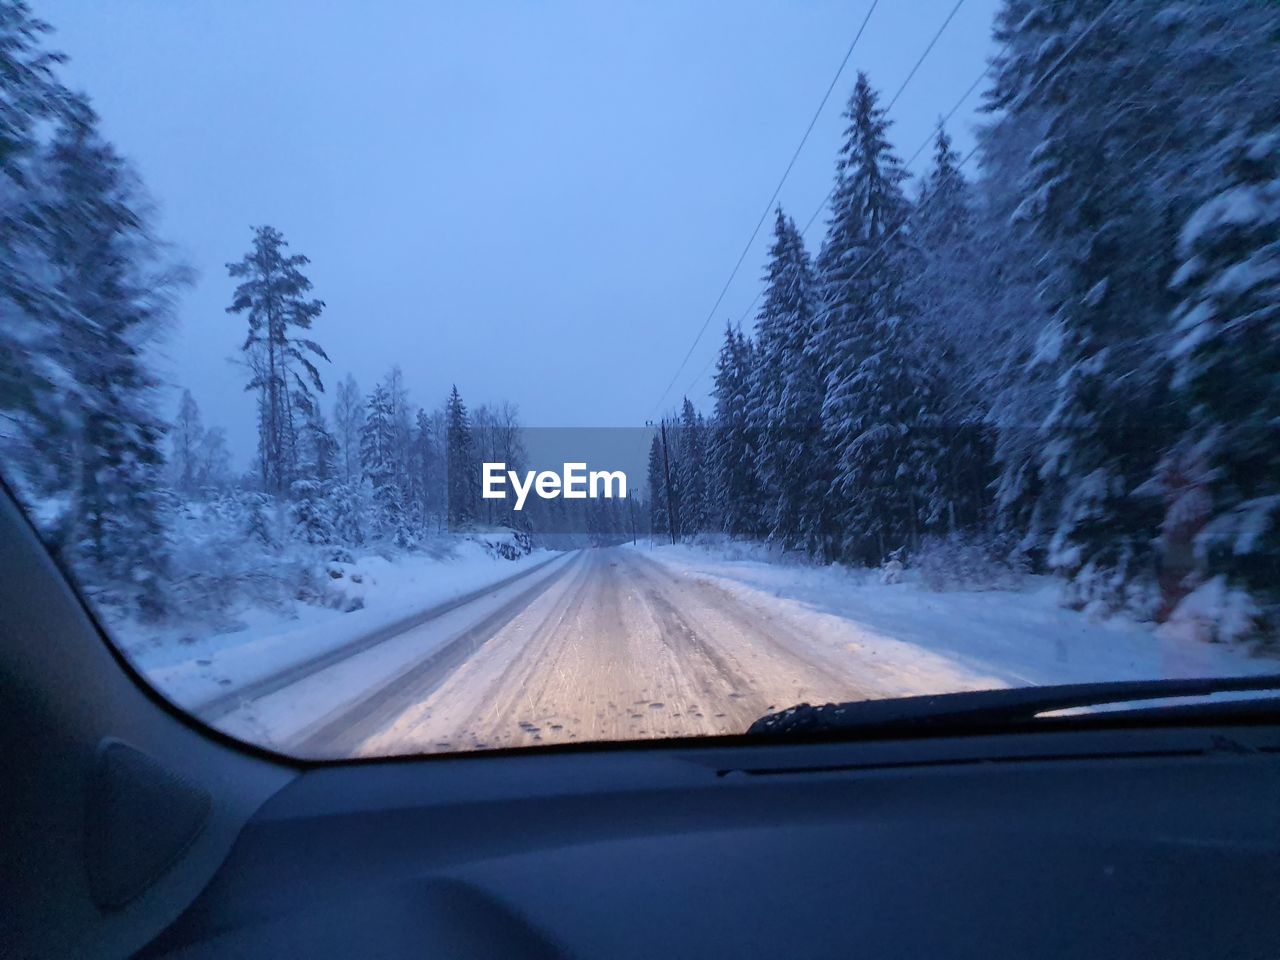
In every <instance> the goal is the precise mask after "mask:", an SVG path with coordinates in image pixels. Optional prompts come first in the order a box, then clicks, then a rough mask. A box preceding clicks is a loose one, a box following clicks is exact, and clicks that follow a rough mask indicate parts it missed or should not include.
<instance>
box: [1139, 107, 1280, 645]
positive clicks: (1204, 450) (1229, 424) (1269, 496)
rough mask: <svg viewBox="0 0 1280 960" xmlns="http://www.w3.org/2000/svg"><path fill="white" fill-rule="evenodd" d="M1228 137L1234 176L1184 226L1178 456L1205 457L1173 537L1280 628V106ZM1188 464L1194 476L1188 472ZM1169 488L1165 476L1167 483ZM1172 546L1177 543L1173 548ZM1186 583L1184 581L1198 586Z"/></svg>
mask: <svg viewBox="0 0 1280 960" xmlns="http://www.w3.org/2000/svg"><path fill="white" fill-rule="evenodd" d="M1272 107H1273V112H1272V113H1271V114H1270V115H1269V116H1265V115H1264V117H1262V118H1260V120H1259V121H1257V122H1255V123H1254V124H1253V125H1252V128H1250V126H1249V125H1248V124H1247V123H1246V124H1241V126H1240V127H1238V128H1237V129H1236V130H1235V131H1232V133H1231V134H1230V135H1228V136H1227V137H1226V138H1224V142H1223V145H1222V151H1223V153H1224V155H1225V156H1226V163H1225V167H1226V178H1225V179H1226V182H1225V183H1224V185H1223V187H1222V189H1220V190H1219V191H1218V192H1217V193H1215V194H1214V195H1213V196H1211V197H1210V198H1209V199H1207V200H1206V201H1205V202H1204V203H1203V204H1202V205H1201V206H1200V207H1199V208H1198V209H1196V210H1195V211H1194V212H1193V213H1192V215H1191V216H1190V217H1189V218H1188V219H1187V222H1186V224H1185V225H1184V227H1183V229H1182V231H1181V236H1180V238H1179V243H1178V256H1179V259H1180V260H1181V261H1182V266H1181V267H1180V268H1179V270H1178V271H1177V273H1176V274H1175V275H1174V278H1173V286H1174V289H1175V290H1176V291H1177V293H1178V294H1179V295H1180V296H1181V297H1182V299H1181V301H1180V302H1179V303H1178V305H1177V307H1176V309H1175V311H1174V314H1173V319H1174V324H1175V328H1174V329H1175V334H1176V338H1177V339H1176V340H1175V342H1174V344H1173V346H1172V350H1171V353H1172V358H1173V361H1174V364H1175V367H1174V380H1173V384H1174V387H1175V389H1176V390H1177V392H1178V394H1179V397H1180V398H1181V399H1183V400H1184V402H1185V403H1186V404H1187V406H1188V408H1189V409H1190V429H1189V430H1188V432H1187V435H1186V437H1185V438H1184V439H1183V440H1182V442H1181V443H1180V444H1179V446H1178V448H1177V449H1176V451H1175V453H1174V455H1173V457H1171V458H1168V459H1173V460H1181V461H1182V462H1183V463H1194V462H1196V461H1197V460H1198V461H1199V462H1200V468H1199V470H1197V471H1195V473H1194V474H1193V475H1192V476H1191V477H1188V480H1190V481H1192V482H1189V483H1187V484H1186V487H1187V488H1188V489H1184V490H1182V491H1180V492H1181V493H1182V496H1181V497H1178V498H1175V499H1172V500H1171V501H1170V505H1169V510H1168V512H1167V513H1166V518H1165V521H1164V524H1163V529H1164V531H1165V535H1166V537H1167V536H1168V535H1169V533H1170V532H1171V530H1173V529H1174V528H1176V526H1177V524H1178V521H1179V519H1180V518H1181V517H1183V516H1185V515H1186V514H1187V512H1188V510H1187V497H1188V496H1192V497H1195V498H1197V499H1199V500H1203V501H1204V509H1203V511H1201V513H1202V519H1203V521H1205V522H1204V523H1203V525H1202V528H1201V529H1198V530H1196V529H1193V530H1192V531H1191V532H1193V533H1195V534H1196V536H1195V540H1194V545H1195V548H1196V549H1197V550H1198V552H1199V554H1200V556H1199V561H1198V563H1197V564H1196V567H1197V569H1196V573H1197V574H1198V576H1199V578H1200V580H1204V579H1207V578H1209V577H1211V576H1216V575H1223V576H1225V577H1226V578H1227V579H1228V580H1229V581H1230V582H1231V583H1232V584H1234V585H1236V586H1241V587H1244V588H1246V589H1247V590H1249V591H1250V593H1251V594H1252V595H1253V597H1254V599H1255V600H1256V601H1257V602H1259V603H1261V604H1262V605H1263V609H1264V610H1265V612H1266V614H1267V615H1268V616H1269V618H1270V619H1271V621H1272V624H1271V625H1272V627H1273V628H1274V627H1275V626H1277V625H1280V433H1278V430H1280V428H1278V427H1277V425H1278V424H1280V110H1276V109H1275V106H1274V104H1273V105H1272ZM1185 474H1186V471H1184V476H1185ZM1167 488H1168V485H1167V483H1166V490H1167ZM1166 546H1169V545H1168V544H1166ZM1191 585H1192V584H1190V583H1186V584H1181V585H1179V586H1184V587H1189V586H1191Z"/></svg>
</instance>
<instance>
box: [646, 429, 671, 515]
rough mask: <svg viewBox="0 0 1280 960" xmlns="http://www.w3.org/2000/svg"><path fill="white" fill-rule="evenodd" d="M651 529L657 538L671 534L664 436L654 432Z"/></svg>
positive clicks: (652, 446) (652, 442)
mask: <svg viewBox="0 0 1280 960" xmlns="http://www.w3.org/2000/svg"><path fill="white" fill-rule="evenodd" d="M648 480H649V530H650V532H651V533H652V534H653V536H654V537H655V538H656V539H665V538H667V537H670V536H671V524H670V522H669V520H668V519H667V484H666V474H665V472H664V470H663V462H662V437H661V436H660V435H659V433H658V431H657V430H655V431H654V432H653V440H651V441H650V443H649V471H648Z"/></svg>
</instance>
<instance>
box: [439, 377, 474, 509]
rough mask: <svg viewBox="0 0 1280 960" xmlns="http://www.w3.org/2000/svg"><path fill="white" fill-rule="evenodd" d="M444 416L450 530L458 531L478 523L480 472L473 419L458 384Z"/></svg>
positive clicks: (454, 388)
mask: <svg viewBox="0 0 1280 960" xmlns="http://www.w3.org/2000/svg"><path fill="white" fill-rule="evenodd" d="M445 416H446V419H447V425H446V430H447V435H446V440H445V444H446V461H447V466H446V470H447V474H448V516H449V527H450V528H451V529H453V530H459V529H463V528H465V527H467V526H468V525H470V524H471V523H472V521H474V520H475V517H476V500H477V495H478V493H479V481H480V471H479V466H478V464H477V462H476V458H475V448H474V446H473V443H472V437H471V418H470V417H469V416H468V415H467V406H466V404H465V403H463V402H462V395H461V394H459V393H458V387H457V384H454V386H453V388H452V390H450V392H449V400H448V402H447V403H446V404H445Z"/></svg>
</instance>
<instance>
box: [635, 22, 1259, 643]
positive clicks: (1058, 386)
mask: <svg viewBox="0 0 1280 960" xmlns="http://www.w3.org/2000/svg"><path fill="white" fill-rule="evenodd" d="M994 32H995V43H996V44H997V47H998V49H999V53H998V54H997V55H996V56H995V57H994V59H993V61H992V64H991V68H990V71H989V73H988V76H987V81H988V85H987V88H986V90H985V93H984V96H985V102H984V113H985V120H984V122H983V124H982V125H981V128H980V130H979V131H978V143H977V146H976V148H975V151H974V153H973V154H972V155H970V156H965V157H961V156H960V155H958V154H957V152H956V151H955V150H954V148H953V147H952V144H951V141H950V139H949V138H948V135H947V133H946V131H945V130H944V129H942V127H941V125H940V127H939V130H938V133H937V136H936V140H935V143H934V145H933V157H932V163H931V164H930V166H929V168H928V170H927V172H926V173H925V174H924V175H923V176H922V177H920V178H919V179H918V180H915V181H913V180H912V179H911V178H910V177H909V176H908V174H907V172H906V170H905V169H904V166H903V163H902V161H901V160H900V159H899V154H898V153H897V151H896V150H895V148H894V146H893V144H892V142H891V138H890V134H889V126H890V124H889V121H888V120H887V118H886V117H885V113H884V110H883V108H882V107H881V106H880V104H879V96H878V94H877V92H876V91H875V89H874V88H873V86H872V84H871V82H870V81H869V79H868V78H867V77H866V76H865V75H859V77H858V79H857V83H856V86H855V88H854V91H853V94H852V97H851V98H850V100H849V103H848V108H847V112H846V117H847V120H848V126H847V129H846V131H845V136H844V142H843V146H842V148H841V151H840V155H839V158H838V160H837V165H836V177H835V181H836V182H835V188H834V191H833V194H832V199H831V204H830V212H829V215H828V217H827V220H826V233H825V236H823V238H822V240H821V243H820V245H819V246H818V248H817V251H816V256H813V255H811V253H810V251H808V250H807V249H806V247H805V243H804V240H803V238H802V236H801V233H800V231H798V230H797V229H796V226H795V223H794V222H793V220H792V219H791V218H790V217H789V216H787V215H786V214H785V213H784V212H783V211H782V210H781V209H779V210H778V211H777V216H776V223H775V226H774V239H773V245H772V247H771V249H770V252H769V260H768V263H767V265H766V270H765V276H764V283H765V289H764V292H763V296H762V305H761V307H760V310H759V314H758V316H757V318H756V322H755V326H754V329H753V330H752V331H750V332H749V333H746V332H743V331H741V330H737V329H734V328H733V327H732V325H730V326H729V327H728V329H726V331H725V336H724V342H723V345H722V347H721V350H720V355H719V359H718V363H717V366H716V377H715V387H714V392H713V395H714V409H712V410H711V411H709V412H708V413H706V414H705V415H704V414H703V413H700V412H698V411H696V410H695V408H694V405H693V404H692V403H691V402H690V401H689V400H687V399H686V400H685V401H684V404H683V407H682V409H681V410H680V411H679V412H678V413H676V414H675V415H674V416H672V417H670V418H669V419H668V420H667V421H665V423H666V424H667V426H668V430H667V433H668V439H667V442H666V444H665V446H664V445H663V443H662V440H661V438H660V437H656V438H655V440H654V447H653V450H652V453H651V457H650V471H649V473H650V488H651V490H652V492H653V495H652V517H651V523H652V525H653V527H654V529H655V530H656V531H659V532H667V533H669V532H670V529H671V527H672V526H673V525H674V526H675V528H676V531H677V533H678V534H680V535H683V536H686V537H687V536H690V535H696V534H699V533H702V532H706V531H715V532H718V533H725V534H729V535H732V536H735V537H747V538H764V539H767V540H770V541H773V542H775V543H778V544H780V545H781V546H783V547H785V548H787V549H792V550H799V551H804V552H806V553H808V554H810V555H811V556H813V557H815V558H817V559H819V560H822V561H841V562H846V563H855V564H869V565H876V564H880V563H883V562H884V561H885V560H886V559H887V558H895V559H901V558H909V556H910V555H911V554H912V553H913V552H914V551H917V550H919V549H920V547H921V545H922V543H924V542H926V541H928V540H929V539H931V538H938V537H949V538H953V539H955V538H966V537H967V538H971V539H974V538H976V539H980V540H981V541H982V542H983V543H984V544H986V546H987V549H989V550H992V551H995V552H997V553H1000V554H1001V555H1003V556H1004V557H1006V558H1016V559H1017V560H1019V561H1020V562H1021V563H1023V564H1024V565H1025V566H1026V567H1029V568H1031V569H1038V570H1042V571H1050V572H1053V573H1055V574H1057V575H1059V576H1061V577H1062V578H1063V580H1064V582H1065V584H1066V591H1067V601H1068V602H1069V603H1070V604H1071V605H1073V606H1078V607H1090V608H1092V609H1094V610H1096V611H1105V610H1116V609H1121V608H1125V609H1129V610H1133V611H1136V612H1139V613H1140V614H1142V615H1144V616H1154V617H1156V618H1158V619H1166V618H1168V617H1170V616H1177V615H1179V611H1181V613H1182V614H1185V615H1187V616H1192V615H1194V616H1197V617H1203V618H1205V619H1206V620H1207V621H1208V628H1207V631H1206V635H1208V636H1211V637H1236V636H1241V635H1245V634H1249V633H1256V632H1262V633H1269V634H1271V635H1272V636H1274V633H1275V630H1276V626H1277V609H1278V603H1280V526H1278V521H1280V5H1276V4H1263V3H1252V2H1223V0H1211V2H1210V0H1203V2H1174V0H1130V2H1122V3H1116V2H1104V0H1079V2H1072V3H1062V2H1061V0H1007V2H1006V3H1005V4H1004V6H1003V8H1002V10H1001V12H1000V13H999V16H998V18H997V20H996V22H995V25H994ZM970 159H972V161H974V162H973V164H972V166H970V164H969V163H967V161H969V160H970ZM966 167H969V170H967V171H966V169H965V168H966ZM664 457H665V461H664ZM668 477H669V478H670V479H668ZM669 501H674V502H669Z"/></svg>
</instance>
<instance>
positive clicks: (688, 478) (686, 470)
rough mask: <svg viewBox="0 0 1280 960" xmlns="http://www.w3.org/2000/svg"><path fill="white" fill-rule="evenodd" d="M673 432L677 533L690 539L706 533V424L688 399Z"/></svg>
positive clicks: (685, 400)
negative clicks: (675, 443)
mask: <svg viewBox="0 0 1280 960" xmlns="http://www.w3.org/2000/svg"><path fill="white" fill-rule="evenodd" d="M676 433H677V436H678V449H679V456H678V463H677V465H676V466H675V468H674V469H675V473H676V476H677V477H678V478H679V485H678V491H679V493H678V497H677V500H676V508H677V514H676V516H677V522H678V524H679V531H678V532H679V535H680V536H681V537H692V536H695V535H697V534H699V533H705V532H706V531H707V529H708V522H707V521H708V513H709V511H708V505H707V459H706V421H705V420H703V418H702V414H701V413H699V412H697V410H695V409H694V406H693V402H692V401H691V400H690V399H689V398H688V397H685V398H684V402H683V403H682V405H681V407H680V425H679V427H678V428H677V431H676Z"/></svg>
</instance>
